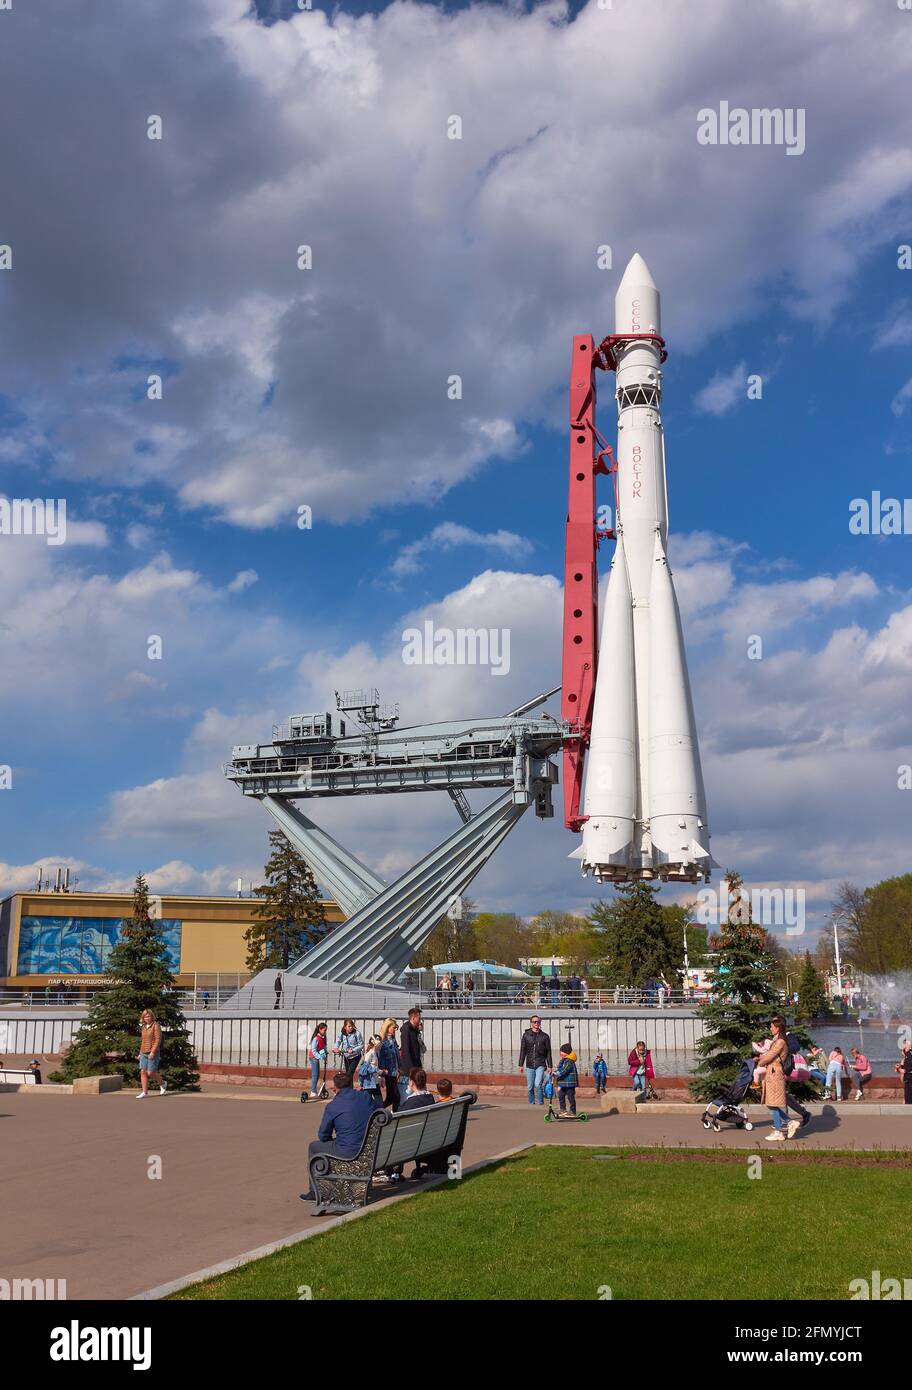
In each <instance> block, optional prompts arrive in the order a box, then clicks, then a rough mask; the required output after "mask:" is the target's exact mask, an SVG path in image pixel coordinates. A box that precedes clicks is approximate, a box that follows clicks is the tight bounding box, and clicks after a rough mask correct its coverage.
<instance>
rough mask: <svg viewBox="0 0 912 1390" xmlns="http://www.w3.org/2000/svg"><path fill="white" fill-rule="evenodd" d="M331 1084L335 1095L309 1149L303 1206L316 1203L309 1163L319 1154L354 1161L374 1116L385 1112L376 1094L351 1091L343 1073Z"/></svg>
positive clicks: (350, 1079) (345, 1074)
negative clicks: (375, 1096)
mask: <svg viewBox="0 0 912 1390" xmlns="http://www.w3.org/2000/svg"><path fill="white" fill-rule="evenodd" d="M332 1084H333V1086H334V1087H335V1090H336V1094H335V1096H334V1098H333V1099H332V1100H331V1101H330V1102H329V1104H328V1105H327V1107H326V1109H325V1110H324V1111H323V1118H322V1119H321V1121H320V1130H319V1134H318V1136H317V1138H316V1139H312V1140H311V1141H310V1143H309V1145H308V1146H307V1173H308V1191H307V1192H302V1193H301V1201H302V1202H315V1201H316V1200H317V1199H316V1197H315V1196H314V1194H313V1193H312V1192H311V1191H310V1190H309V1186H310V1160H311V1159H312V1158H315V1157H316V1155H317V1154H333V1155H334V1156H335V1157H336V1158H354V1157H355V1155H356V1154H357V1153H358V1152H359V1150H360V1148H361V1145H362V1144H363V1143H364V1136H365V1134H366V1133H367V1126H368V1124H369V1123H370V1117H371V1115H373V1114H374V1112H375V1111H376V1110H382V1109H383V1107H382V1106H381V1104H380V1102H379V1101H377V1100H375V1099H374V1095H373V1092H371V1091H354V1090H352V1078H351V1076H349V1075H348V1074H347V1073H346V1072H344V1071H337V1072H336V1073H335V1075H334V1076H333V1079H332Z"/></svg>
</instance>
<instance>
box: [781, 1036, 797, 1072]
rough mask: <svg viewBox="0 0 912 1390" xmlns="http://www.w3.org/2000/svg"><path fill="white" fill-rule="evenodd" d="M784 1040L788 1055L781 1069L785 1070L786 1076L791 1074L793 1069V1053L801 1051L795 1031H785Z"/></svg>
mask: <svg viewBox="0 0 912 1390" xmlns="http://www.w3.org/2000/svg"><path fill="white" fill-rule="evenodd" d="M785 1042H786V1046H787V1047H788V1055H787V1057H786V1059H785V1061H784V1062H783V1063H782V1070H783V1071H784V1072H785V1074H786V1076H791V1074H792V1072H793V1071H794V1070H795V1053H796V1052H800V1051H801V1043H800V1042H799V1040H798V1034H797V1033H786V1035H785Z"/></svg>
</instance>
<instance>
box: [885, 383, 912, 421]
mask: <svg viewBox="0 0 912 1390" xmlns="http://www.w3.org/2000/svg"><path fill="white" fill-rule="evenodd" d="M910 401H912V377H910V378H909V380H908V381H907V382H906V384H905V386H901V387H900V388H899V390H898V391H897V393H896V395H895V396H894V397H893V399H892V401H891V402H890V409H891V410H892V412H893V414H894V415H896V416H900V415H905V413H906V406H907V405H908V404H909V402H910Z"/></svg>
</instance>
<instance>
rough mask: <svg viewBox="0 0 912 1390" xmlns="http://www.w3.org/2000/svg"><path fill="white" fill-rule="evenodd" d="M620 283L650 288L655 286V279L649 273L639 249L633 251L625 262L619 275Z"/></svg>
mask: <svg viewBox="0 0 912 1390" xmlns="http://www.w3.org/2000/svg"><path fill="white" fill-rule="evenodd" d="M621 285H642V286H645V287H646V288H648V289H652V290H654V289H656V288H657V287H656V282H655V280H653V278H652V276H651V275H650V273H649V266H648V265H647V264H646V262H645V261H644V260H643V257H642V256H641V255H640V253H639V251H635V252H634V253H633V255H632V256H631V257H630V260H629V261H628V262H627V269H626V270H625V271H624V274H623V275H622V276H621ZM618 288H620V286H619V287H618Z"/></svg>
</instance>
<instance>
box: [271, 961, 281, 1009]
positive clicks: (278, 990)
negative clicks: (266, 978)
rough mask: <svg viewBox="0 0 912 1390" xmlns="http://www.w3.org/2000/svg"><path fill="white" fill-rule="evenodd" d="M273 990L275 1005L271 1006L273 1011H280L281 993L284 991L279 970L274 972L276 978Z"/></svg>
mask: <svg viewBox="0 0 912 1390" xmlns="http://www.w3.org/2000/svg"><path fill="white" fill-rule="evenodd" d="M273 989H274V990H275V1003H274V1004H273V1006H272V1007H273V1010H275V1009H280V1008H281V1007H282V991H283V989H284V985H283V984H282V972H281V970H277V971H276V977H275V980H274V982H273Z"/></svg>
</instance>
